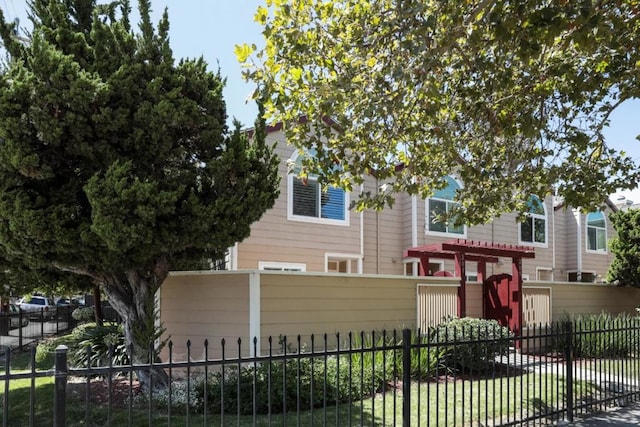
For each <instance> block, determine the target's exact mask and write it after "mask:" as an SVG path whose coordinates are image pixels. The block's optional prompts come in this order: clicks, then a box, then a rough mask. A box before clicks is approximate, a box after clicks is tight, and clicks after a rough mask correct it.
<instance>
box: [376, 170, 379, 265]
mask: <svg viewBox="0 0 640 427" xmlns="http://www.w3.org/2000/svg"><path fill="white" fill-rule="evenodd" d="M378 194H380V181H378V180H377V179H376V196H377V195H378ZM376 274H380V211H379V210H377V209H376Z"/></svg>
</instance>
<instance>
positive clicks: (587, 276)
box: [567, 271, 596, 283]
mask: <svg viewBox="0 0 640 427" xmlns="http://www.w3.org/2000/svg"><path fill="white" fill-rule="evenodd" d="M567 281H569V282H583V283H593V282H595V281H596V274H595V273H593V272H591V271H583V272H582V273H580V280H578V272H577V271H571V272H569V273H568V274H567Z"/></svg>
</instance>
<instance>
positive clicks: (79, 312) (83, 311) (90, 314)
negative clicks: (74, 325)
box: [71, 307, 96, 322]
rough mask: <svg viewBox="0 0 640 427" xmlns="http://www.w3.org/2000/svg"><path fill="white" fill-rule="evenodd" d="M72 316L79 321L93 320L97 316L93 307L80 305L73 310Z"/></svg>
mask: <svg viewBox="0 0 640 427" xmlns="http://www.w3.org/2000/svg"><path fill="white" fill-rule="evenodd" d="M71 317H73V318H74V320H77V321H78V322H91V321H94V320H95V318H96V316H95V313H94V308H93V307H78V308H76V309H75V310H73V312H72V313H71Z"/></svg>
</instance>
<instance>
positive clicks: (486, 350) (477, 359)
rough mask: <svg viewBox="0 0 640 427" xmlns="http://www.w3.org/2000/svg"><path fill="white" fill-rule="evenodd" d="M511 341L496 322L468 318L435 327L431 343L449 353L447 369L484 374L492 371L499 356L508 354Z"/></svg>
mask: <svg viewBox="0 0 640 427" xmlns="http://www.w3.org/2000/svg"><path fill="white" fill-rule="evenodd" d="M512 337H513V334H512V333H511V331H509V329H508V328H506V327H504V326H501V325H500V324H499V323H498V322H497V321H496V320H488V319H475V318H471V317H465V318H462V319H458V318H451V319H449V320H447V321H445V322H444V323H442V324H440V325H438V326H436V327H434V328H433V329H432V330H431V331H430V333H429V342H430V343H433V344H437V346H436V348H444V349H446V354H445V356H444V365H445V366H446V367H447V368H448V369H462V370H466V371H468V372H482V371H485V370H486V369H488V368H490V367H491V365H492V364H493V362H494V360H495V358H496V356H502V355H506V354H507V353H508V351H509V345H510V338H512ZM438 345H439V346H438Z"/></svg>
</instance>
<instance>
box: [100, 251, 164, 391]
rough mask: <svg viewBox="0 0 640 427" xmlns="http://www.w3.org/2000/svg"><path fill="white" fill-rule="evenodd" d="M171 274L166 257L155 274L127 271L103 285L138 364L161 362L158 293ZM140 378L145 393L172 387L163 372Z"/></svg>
mask: <svg viewBox="0 0 640 427" xmlns="http://www.w3.org/2000/svg"><path fill="white" fill-rule="evenodd" d="M167 274H168V262H167V260H166V258H164V257H163V258H161V259H160V260H159V261H158V262H157V263H156V266H155V268H154V270H153V271H151V272H145V273H144V274H141V273H140V272H138V271H127V272H126V273H125V274H124V275H117V276H116V275H113V276H110V277H109V278H108V279H107V280H105V282H104V283H103V290H104V293H105V295H106V296H107V299H108V300H109V302H110V303H111V305H112V307H113V308H114V309H115V310H116V311H117V312H118V314H119V315H120V316H121V317H122V322H123V329H124V338H125V342H126V343H127V348H129V349H130V350H131V353H130V357H131V360H132V362H133V363H134V364H144V365H149V364H150V363H151V362H152V361H153V363H157V362H160V358H159V356H158V353H159V352H160V350H161V346H157V344H156V340H157V339H158V338H159V337H160V335H161V332H162V330H161V329H159V328H158V326H157V324H156V313H157V312H156V310H155V293H156V291H157V290H158V289H159V288H160V285H161V284H162V282H163V281H164V279H165V278H166V277H167ZM136 374H137V376H138V380H139V381H140V385H141V386H142V387H143V388H144V389H145V390H150V389H159V388H164V387H166V386H167V384H168V376H167V374H166V372H165V371H164V370H163V369H160V368H155V367H154V368H153V369H149V368H145V369H140V370H138V371H136Z"/></svg>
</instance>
